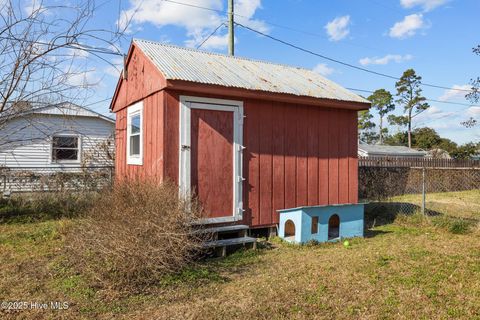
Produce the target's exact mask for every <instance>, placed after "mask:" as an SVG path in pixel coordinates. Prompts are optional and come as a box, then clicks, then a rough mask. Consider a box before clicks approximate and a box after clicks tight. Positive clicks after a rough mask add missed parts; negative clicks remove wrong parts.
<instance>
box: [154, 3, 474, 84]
mask: <svg viewBox="0 0 480 320" xmlns="http://www.w3.org/2000/svg"><path fill="white" fill-rule="evenodd" d="M161 1H164V2H169V3H174V4H177V5H183V6H188V7H192V8H197V9H203V10H209V11H213V12H218V13H222V14H227V12H226V11H223V10H219V9H213V8H208V7H203V6H199V5H194V4H189V3H184V2H180V1H175V0H161ZM233 15H234V16H237V17H242V18H246V19H249V17H246V16H243V15H240V14H236V13H233ZM265 23H267V24H270V25H272V26H277V27H281V28H284V29H288V30H292V31H296V32H301V33H305V34H310V35H315V36H319V35H318V34H315V33H313V32H308V31H303V30H299V29H295V28H291V27H288V26H283V25H279V24H275V23H270V22H265ZM235 24H236V25H239V26H241V27H243V28H245V29H247V30H250V31H252V32H255V33H257V34H260V35H262V36H264V37H267V38H270V39H271V40H274V41H277V42H280V43H282V44H284V45H287V46H290V47H292V48H295V49H297V50H300V51H303V52H305V53H309V54H311V55H314V56H317V57H320V58H322V59H325V60H329V61H331V62H334V63H338V64H341V65H344V66H347V67H350V68H354V69H357V70H360V71H363V72H367V73H371V74H374V75H377V76H381V77H385V78H389V79H393V80H400V78H399V77H396V76H392V75H389V74H386V73H381V72H377V71H373V70H370V69H366V68H362V67H359V66H356V65H353V64H350V63H347V62H344V61H341V60H338V59H334V58H330V57H327V56H325V55H322V54H319V53H316V52H313V51H311V50H308V49H305V48H302V47H300V46H298V45H295V44H292V43H290V42H287V41H285V40H282V39H279V38H276V37H273V36H270V35H268V34H266V33H264V32H261V31H258V30H256V29H253V28H250V27H248V26H245V25H243V24H241V23H238V22H235ZM422 86H425V87H431V88H437V89H444V90H454V91H462V92H471V90H467V89H458V88H450V87H446V86H440V85H436V84H431V83H422Z"/></svg>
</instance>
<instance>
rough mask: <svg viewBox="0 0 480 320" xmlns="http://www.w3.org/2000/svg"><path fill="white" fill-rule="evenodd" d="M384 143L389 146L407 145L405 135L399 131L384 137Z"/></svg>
mask: <svg viewBox="0 0 480 320" xmlns="http://www.w3.org/2000/svg"><path fill="white" fill-rule="evenodd" d="M384 143H385V144H386V145H389V146H406V145H407V143H408V138H407V133H406V132H404V131H400V132H397V133H395V134H393V135H386V136H385V139H384Z"/></svg>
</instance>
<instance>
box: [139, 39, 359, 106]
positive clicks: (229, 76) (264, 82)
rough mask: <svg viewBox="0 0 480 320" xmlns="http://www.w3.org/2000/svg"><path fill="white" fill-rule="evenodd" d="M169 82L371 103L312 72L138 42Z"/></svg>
mask: <svg viewBox="0 0 480 320" xmlns="http://www.w3.org/2000/svg"><path fill="white" fill-rule="evenodd" d="M133 41H134V43H135V44H136V45H137V46H138V47H139V48H140V49H141V50H142V51H143V52H144V53H145V55H146V56H147V57H148V58H150V59H151V60H152V62H153V63H154V64H155V65H156V67H157V68H158V69H159V70H160V72H162V74H163V75H164V76H165V78H166V79H167V80H184V81H192V82H196V83H203V84H212V85H220V86H224V87H233V88H241V89H248V90H260V91H266V92H273V93H284V94H291V95H296V96H307V97H313V98H321V99H333V100H340V101H352V102H360V103H369V102H368V101H367V100H365V99H364V98H362V97H360V96H358V95H357V94H355V93H353V92H351V91H349V90H347V89H345V88H343V87H342V86H340V85H338V84H336V83H334V82H332V81H330V80H328V79H326V78H325V77H323V76H321V75H319V74H318V73H316V72H313V71H312V70H308V69H304V68H298V67H291V66H286V65H282V64H275V63H270V62H264V61H257V60H251V59H245V58H239V57H232V56H227V55H222V54H218V53H211V52H206V51H200V50H194V49H188V48H182V47H178V46H173V45H169V44H162V43H158V42H153V41H148V40H141V39H134V40H133Z"/></svg>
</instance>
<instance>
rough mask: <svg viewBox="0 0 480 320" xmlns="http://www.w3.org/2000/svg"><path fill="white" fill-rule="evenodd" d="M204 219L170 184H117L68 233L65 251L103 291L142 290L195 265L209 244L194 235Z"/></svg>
mask: <svg viewBox="0 0 480 320" xmlns="http://www.w3.org/2000/svg"><path fill="white" fill-rule="evenodd" d="M200 213H201V210H200V208H199V206H198V205H196V204H195V203H191V202H189V203H187V202H186V201H183V200H181V199H180V198H179V197H178V188H177V187H176V186H175V185H174V184H172V183H163V184H161V185H158V184H155V183H153V182H124V183H119V184H117V185H115V186H114V187H113V189H112V190H111V191H108V192H105V193H104V194H102V195H101V197H100V200H99V201H98V202H97V203H96V204H95V205H94V206H93V208H92V210H90V212H89V213H88V215H87V217H85V219H83V220H82V221H81V222H80V223H79V224H77V225H76V226H75V227H73V228H71V229H70V230H68V232H67V237H66V238H67V239H66V244H67V251H68V253H69V257H70V258H71V261H72V262H73V263H74V264H75V266H76V267H77V268H78V270H82V271H83V272H85V271H86V272H87V273H88V274H89V275H90V276H91V277H93V278H94V279H96V280H98V281H100V282H101V283H102V285H103V286H104V287H110V288H116V289H118V288H122V289H126V290H129V291H137V290H143V289H144V288H146V287H147V286H149V285H151V284H154V283H156V282H158V281H159V280H161V279H162V277H164V276H165V274H169V273H175V272H178V271H180V270H181V269H182V268H184V267H185V266H186V265H188V264H189V263H190V262H191V261H193V259H194V257H195V256H196V255H197V254H198V252H199V249H200V248H201V245H202V242H203V241H204V240H205V238H206V236H204V234H203V233H201V232H200V233H198V232H195V233H192V231H193V226H192V223H193V222H194V221H196V219H198V218H199V217H200Z"/></svg>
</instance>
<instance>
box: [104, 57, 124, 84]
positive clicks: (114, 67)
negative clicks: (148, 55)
mask: <svg viewBox="0 0 480 320" xmlns="http://www.w3.org/2000/svg"><path fill="white" fill-rule="evenodd" d="M110 63H111V64H110V65H108V66H107V67H105V69H104V72H105V73H106V74H108V75H110V76H112V77H114V78H116V79H117V78H118V77H119V76H120V71H121V70H122V69H123V58H121V57H118V58H113V59H112V60H111V61H110Z"/></svg>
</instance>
